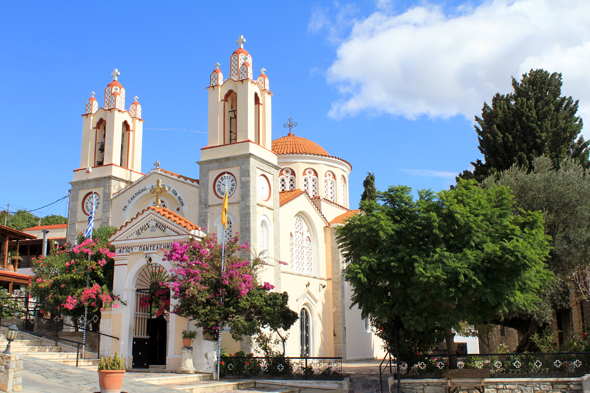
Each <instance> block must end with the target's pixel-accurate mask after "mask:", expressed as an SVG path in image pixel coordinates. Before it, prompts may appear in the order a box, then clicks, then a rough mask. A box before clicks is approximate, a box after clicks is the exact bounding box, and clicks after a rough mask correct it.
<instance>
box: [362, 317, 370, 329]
mask: <svg viewBox="0 0 590 393" xmlns="http://www.w3.org/2000/svg"><path fill="white" fill-rule="evenodd" d="M363 322H364V324H365V327H364V331H365V333H371V318H365V319H363Z"/></svg>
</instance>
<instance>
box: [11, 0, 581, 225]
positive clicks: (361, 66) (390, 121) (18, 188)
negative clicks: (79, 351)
mask: <svg viewBox="0 0 590 393" xmlns="http://www.w3.org/2000/svg"><path fill="white" fill-rule="evenodd" d="M589 13H590V2H587V1H574V0H571V1H570V0H564V1H560V2H554V1H550V0H546V1H545V0H514V1H499V0H496V1H486V2H484V1H471V2H460V1H432V2H414V1H387V0H380V1H368V0H367V1H357V2H344V1H341V2H334V1H332V2H330V1H325V2H324V1H297V2H283V1H281V2H278V1H258V2H252V3H249V2H243V1H240V2H238V1H229V2H216V3H213V2H209V3H207V4H205V2H196V1H191V2H189V1H185V2H183V1H166V2H162V1H161V2H155V1H142V2H139V1H137V2H133V1H126V2H110V1H102V2H98V3H96V2H94V3H90V2H68V3H66V2H26V4H25V3H23V2H2V3H1V4H0V39H1V42H2V45H0V73H1V74H2V75H3V77H4V78H3V82H2V89H1V91H2V93H3V94H1V95H0V118H1V119H2V122H1V123H0V138H1V140H2V144H1V146H2V149H1V151H2V153H1V154H0V167H1V168H2V170H1V171H0V184H1V185H0V209H5V208H6V205H7V203H10V207H11V211H13V210H15V209H17V208H26V209H29V210H31V209H36V208H38V207H41V206H44V205H46V204H48V203H51V202H53V201H55V200H57V199H59V198H61V197H63V196H65V195H67V192H68V189H69V188H70V186H69V184H68V182H69V181H71V180H72V171H73V170H74V169H76V168H77V167H78V166H79V160H80V143H81V127H82V118H81V115H82V114H83V113H84V107H85V103H86V100H87V99H88V98H89V97H90V93H91V92H92V91H95V92H96V97H97V99H98V101H99V103H100V104H101V105H102V102H103V101H102V100H103V96H104V88H105V87H106V85H107V84H108V83H109V82H110V81H111V77H110V73H111V72H112V70H113V69H114V68H118V69H119V71H120V72H121V75H120V77H119V81H120V82H121V83H122V84H123V86H124V87H125V89H126V92H127V97H128V99H127V103H126V105H127V107H128V106H129V105H130V103H131V101H132V100H131V98H132V97H134V96H135V95H137V96H138V97H139V101H140V103H141V104H142V108H143V118H144V119H145V123H144V139H143V162H142V170H143V172H147V171H149V170H150V169H151V168H153V163H154V162H155V161H156V160H159V161H160V162H161V167H162V168H164V169H168V170H171V171H174V172H177V173H181V174H183V175H186V176H191V177H198V165H197V164H196V163H195V162H196V161H198V160H199V159H200V149H201V148H202V147H203V146H205V145H206V141H207V139H206V131H207V91H206V87H207V84H208V78H209V75H210V73H211V72H212V70H213V68H214V64H215V63H216V62H219V63H221V69H222V71H223V72H224V74H225V75H226V76H227V75H228V63H229V57H230V55H231V54H232V52H233V51H234V50H235V48H237V45H236V43H235V42H236V39H237V38H238V36H239V35H240V34H243V35H244V37H245V38H246V40H247V41H246V43H245V45H244V48H245V49H247V50H248V51H249V52H250V54H251V55H252V57H253V63H254V64H253V67H254V70H255V74H256V75H257V72H258V70H260V69H261V68H262V67H265V68H266V70H267V75H268V77H269V80H270V90H271V91H272V92H273V94H274V97H273V124H272V126H273V139H276V138H279V137H281V136H284V135H286V130H285V129H284V128H283V124H284V123H285V122H286V120H287V119H288V117H289V116H290V115H292V116H293V118H294V119H295V120H296V121H297V122H298V123H299V126H298V127H297V128H296V129H295V131H294V132H295V134H296V135H298V136H302V137H304V138H308V139H311V140H313V141H314V142H316V143H318V144H319V145H321V146H322V147H324V148H325V149H326V150H327V151H328V152H329V153H330V154H331V155H334V156H337V157H340V158H343V159H345V160H347V161H349V162H350V163H351V164H352V166H353V171H352V174H351V177H350V196H351V198H350V199H351V207H352V208H354V207H356V206H357V204H358V200H359V199H360V194H361V193H362V181H363V179H364V178H365V175H366V173H367V172H374V173H375V175H376V179H377V187H378V188H379V189H381V190H383V189H385V188H387V187H388V186H390V185H397V184H404V185H408V186H410V187H412V188H413V189H415V190H416V189H423V188H430V189H433V190H435V191H438V190H441V189H445V188H448V186H449V185H451V184H453V183H454V176H455V175H456V174H457V173H459V172H461V171H463V170H464V169H468V168H469V167H470V162H471V161H474V160H476V159H477V158H481V155H480V154H479V151H478V149H477V135H476V133H475V131H474V129H473V117H474V116H475V115H478V114H480V113H481V108H482V105H483V102H484V101H488V102H489V101H490V100H491V98H492V96H493V94H495V93H496V92H501V93H507V92H509V91H511V87H510V78H511V76H515V77H516V78H517V79H520V75H522V73H524V72H526V71H528V70H529V69H531V68H545V69H547V70H549V71H551V72H553V71H558V72H562V73H563V78H564V89H563V92H564V93H565V94H567V95H572V96H573V97H574V98H575V99H579V100H580V111H579V114H580V115H581V116H582V117H584V115H585V114H586V113H587V112H590V104H589V103H590V76H588V75H587V72H586V68H587V64H589V60H590V25H589V24H588V23H587V21H586V20H585V17H586V16H587V15H588V14H589ZM66 209H67V200H64V201H62V202H60V203H58V204H56V205H55V206H52V207H51V208H48V209H42V210H39V211H37V212H36V213H39V214H41V215H46V214H62V215H65V214H66Z"/></svg>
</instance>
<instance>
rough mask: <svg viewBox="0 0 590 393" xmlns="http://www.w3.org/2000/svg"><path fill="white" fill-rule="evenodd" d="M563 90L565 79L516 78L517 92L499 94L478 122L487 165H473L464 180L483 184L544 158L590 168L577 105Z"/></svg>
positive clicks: (537, 73) (543, 74) (535, 73)
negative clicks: (514, 167) (571, 160)
mask: <svg viewBox="0 0 590 393" xmlns="http://www.w3.org/2000/svg"><path fill="white" fill-rule="evenodd" d="M561 86H562V80H561V74H559V73H552V74H549V72H547V71H545V70H542V69H538V70H531V71H529V72H528V73H527V74H524V75H523V76H522V80H521V81H520V82H518V81H517V80H516V79H514V78H512V87H513V89H514V92H512V93H509V94H499V93H497V94H496V95H495V96H494V97H493V98H492V105H491V106H490V105H488V104H487V103H484V105H483V109H482V114H481V117H479V116H476V117H475V120H476V122H477V125H476V126H475V130H476V132H477V135H478V140H479V151H480V152H481V153H482V154H483V156H484V162H482V161H481V160H477V161H476V162H472V163H471V164H472V165H473V167H474V170H473V172H470V171H464V172H463V173H462V174H461V175H460V177H462V178H464V179H470V178H475V179H476V180H477V181H480V182H481V181H483V179H485V178H486V177H487V176H489V175H490V174H492V173H494V172H500V171H503V170H506V169H509V168H510V167H511V166H512V165H513V164H517V165H518V166H522V167H525V168H531V167H532V162H533V160H534V159H535V157H539V156H541V155H546V156H547V157H549V158H551V160H552V162H553V165H554V166H555V167H559V166H560V165H561V162H563V160H564V159H565V158H567V157H571V158H574V159H576V160H577V161H578V162H579V163H580V164H581V165H582V166H583V167H585V168H587V167H588V165H589V161H588V154H589V150H588V143H589V142H588V141H584V138H583V137H582V136H580V135H579V134H580V131H581V130H582V119H581V118H580V117H577V116H576V112H577V111H578V101H574V100H573V99H572V97H564V96H562V95H561Z"/></svg>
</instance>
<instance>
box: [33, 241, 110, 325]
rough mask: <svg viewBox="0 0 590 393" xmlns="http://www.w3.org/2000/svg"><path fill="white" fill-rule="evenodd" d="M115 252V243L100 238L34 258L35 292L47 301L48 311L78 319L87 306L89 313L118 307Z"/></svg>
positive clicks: (46, 307) (45, 307) (45, 305)
mask: <svg viewBox="0 0 590 393" xmlns="http://www.w3.org/2000/svg"><path fill="white" fill-rule="evenodd" d="M89 255H90V258H88V256H89ZM115 256H116V254H115V252H114V247H113V246H111V245H110V244H109V243H107V242H106V240H104V239H100V238H99V239H97V240H96V241H94V240H92V239H86V240H84V241H83V242H82V243H81V244H78V245H76V246H66V247H64V248H58V249H56V250H53V251H52V252H51V253H50V254H49V255H47V256H45V257H39V258H38V259H36V260H33V274H34V277H33V279H32V281H31V294H32V295H33V296H35V297H37V299H39V301H42V302H43V303H44V306H43V311H44V312H52V313H57V314H61V315H69V316H72V317H74V320H75V318H78V317H80V316H82V315H84V309H85V307H88V311H89V315H93V314H96V315H99V313H100V312H101V311H103V309H104V308H106V307H110V306H111V305H112V307H114V308H116V307H117V305H118V302H117V301H118V300H119V298H118V297H117V296H116V295H115V294H113V293H112V277H110V275H112V271H113V266H114V259H113V258H114V257H115ZM87 280H88V283H87Z"/></svg>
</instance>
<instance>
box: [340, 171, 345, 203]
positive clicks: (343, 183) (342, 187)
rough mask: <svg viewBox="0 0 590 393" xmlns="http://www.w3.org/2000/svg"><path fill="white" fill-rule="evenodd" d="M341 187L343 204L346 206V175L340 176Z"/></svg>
mask: <svg viewBox="0 0 590 393" xmlns="http://www.w3.org/2000/svg"><path fill="white" fill-rule="evenodd" d="M340 188H341V189H342V190H341V195H342V199H341V200H342V206H344V207H346V178H345V177H344V176H342V177H341V178H340Z"/></svg>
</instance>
